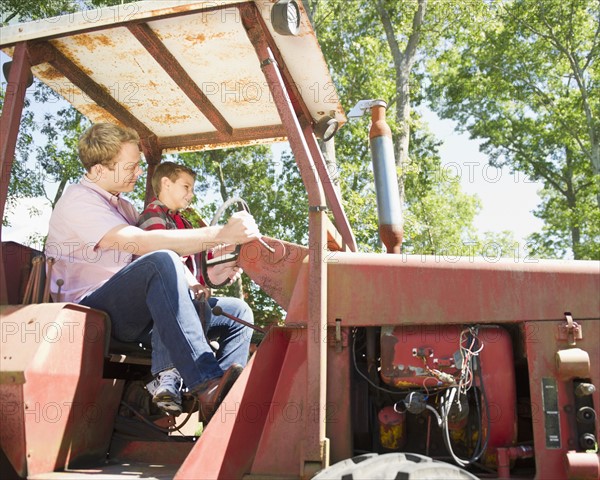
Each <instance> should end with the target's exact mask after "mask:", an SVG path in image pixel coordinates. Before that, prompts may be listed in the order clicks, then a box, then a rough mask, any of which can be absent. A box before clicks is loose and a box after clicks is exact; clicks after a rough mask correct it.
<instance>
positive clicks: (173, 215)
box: [137, 198, 204, 285]
mask: <svg viewBox="0 0 600 480" xmlns="http://www.w3.org/2000/svg"><path fill="white" fill-rule="evenodd" d="M137 226H138V227H140V228H141V229H143V230H182V229H185V228H194V227H192V224H191V223H190V222H188V221H187V220H186V219H185V218H183V217H182V216H181V214H180V213H179V211H177V210H170V209H169V208H167V206H166V205H165V204H164V203H162V202H161V201H160V200H159V199H157V198H155V199H153V200H152V202H150V203H149V204H148V206H147V207H146V208H145V209H144V211H143V212H142V213H141V215H140V216H139V218H138V222H137ZM181 258H182V259H183V262H184V263H185V264H186V266H187V267H188V268H189V269H190V271H191V272H192V273H193V274H194V277H196V278H197V279H198V281H199V282H200V283H202V285H204V279H203V278H202V274H201V273H200V269H199V268H198V265H200V255H199V254H196V255H186V256H183V257H181Z"/></svg>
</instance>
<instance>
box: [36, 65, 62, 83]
mask: <svg viewBox="0 0 600 480" xmlns="http://www.w3.org/2000/svg"><path fill="white" fill-rule="evenodd" d="M37 75H38V76H39V77H41V78H43V79H44V80H46V81H52V80H59V79H60V80H63V79H64V78H65V76H64V75H63V74H62V73H60V72H59V71H58V70H57V69H56V68H54V67H53V66H52V65H50V64H49V63H43V64H42V65H41V66H40V69H39V70H38V72H37Z"/></svg>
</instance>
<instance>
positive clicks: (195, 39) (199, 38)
mask: <svg viewBox="0 0 600 480" xmlns="http://www.w3.org/2000/svg"><path fill="white" fill-rule="evenodd" d="M185 39H186V41H188V42H190V43H192V44H195V43H203V42H205V41H206V35H204V34H203V33H199V34H197V35H186V36H185Z"/></svg>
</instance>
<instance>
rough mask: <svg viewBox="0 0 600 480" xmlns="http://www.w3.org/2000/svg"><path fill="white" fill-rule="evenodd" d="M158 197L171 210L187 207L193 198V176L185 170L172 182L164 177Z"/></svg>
mask: <svg viewBox="0 0 600 480" xmlns="http://www.w3.org/2000/svg"><path fill="white" fill-rule="evenodd" d="M158 197H159V200H160V201H161V202H162V203H164V204H165V205H166V206H167V207H168V208H170V209H171V210H181V209H184V208H187V207H188V205H189V204H190V203H191V201H192V199H193V198H194V177H192V176H191V175H190V174H189V173H185V172H180V173H179V176H178V177H177V180H175V181H174V182H172V181H171V180H170V179H169V178H168V177H164V178H163V179H162V183H161V189H160V195H159V196H158Z"/></svg>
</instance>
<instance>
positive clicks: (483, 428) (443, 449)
mask: <svg viewBox="0 0 600 480" xmlns="http://www.w3.org/2000/svg"><path fill="white" fill-rule="evenodd" d="M521 337H522V333H521V332H520V331H519V329H518V327H517V326H516V325H515V326H509V327H508V328H507V327H505V326H498V325H468V326H461V325H435V326H432V325H429V326H419V325H417V326H393V327H388V326H384V327H380V328H376V327H371V328H357V329H355V330H354V332H353V338H352V343H351V346H352V357H353V363H354V375H353V381H354V386H355V388H354V389H353V390H354V392H355V395H354V398H353V415H352V416H353V419H355V422H356V424H355V425H354V427H355V428H354V433H355V435H354V444H355V451H356V453H361V452H366V451H369V452H377V453H389V452H398V451H405V452H412V453H419V454H423V455H427V456H431V457H433V458H436V459H439V460H444V461H448V462H451V463H455V464H457V465H459V466H461V467H463V468H469V469H471V468H472V469H473V470H474V471H476V472H477V473H478V474H481V473H485V472H489V473H492V472H494V471H495V470H496V467H497V465H498V449H499V448H506V447H517V446H519V450H520V452H521V454H520V456H521V457H522V458H521V459H520V460H518V461H519V464H520V468H522V469H525V470H528V471H530V472H531V471H532V470H533V469H534V464H533V461H532V460H531V459H528V457H531V456H532V455H533V449H532V446H531V445H532V427H531V412H530V408H528V405H529V392H528V378H527V365H526V359H525V358H524V356H523V355H524V354H523V351H524V349H523V348H522V347H521V346H520V345H521V343H522V338H521ZM364 412H369V415H368V416H365V415H364ZM369 432H371V435H369ZM514 463H515V462H514V461H513V462H511V464H512V465H513V466H514Z"/></svg>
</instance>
